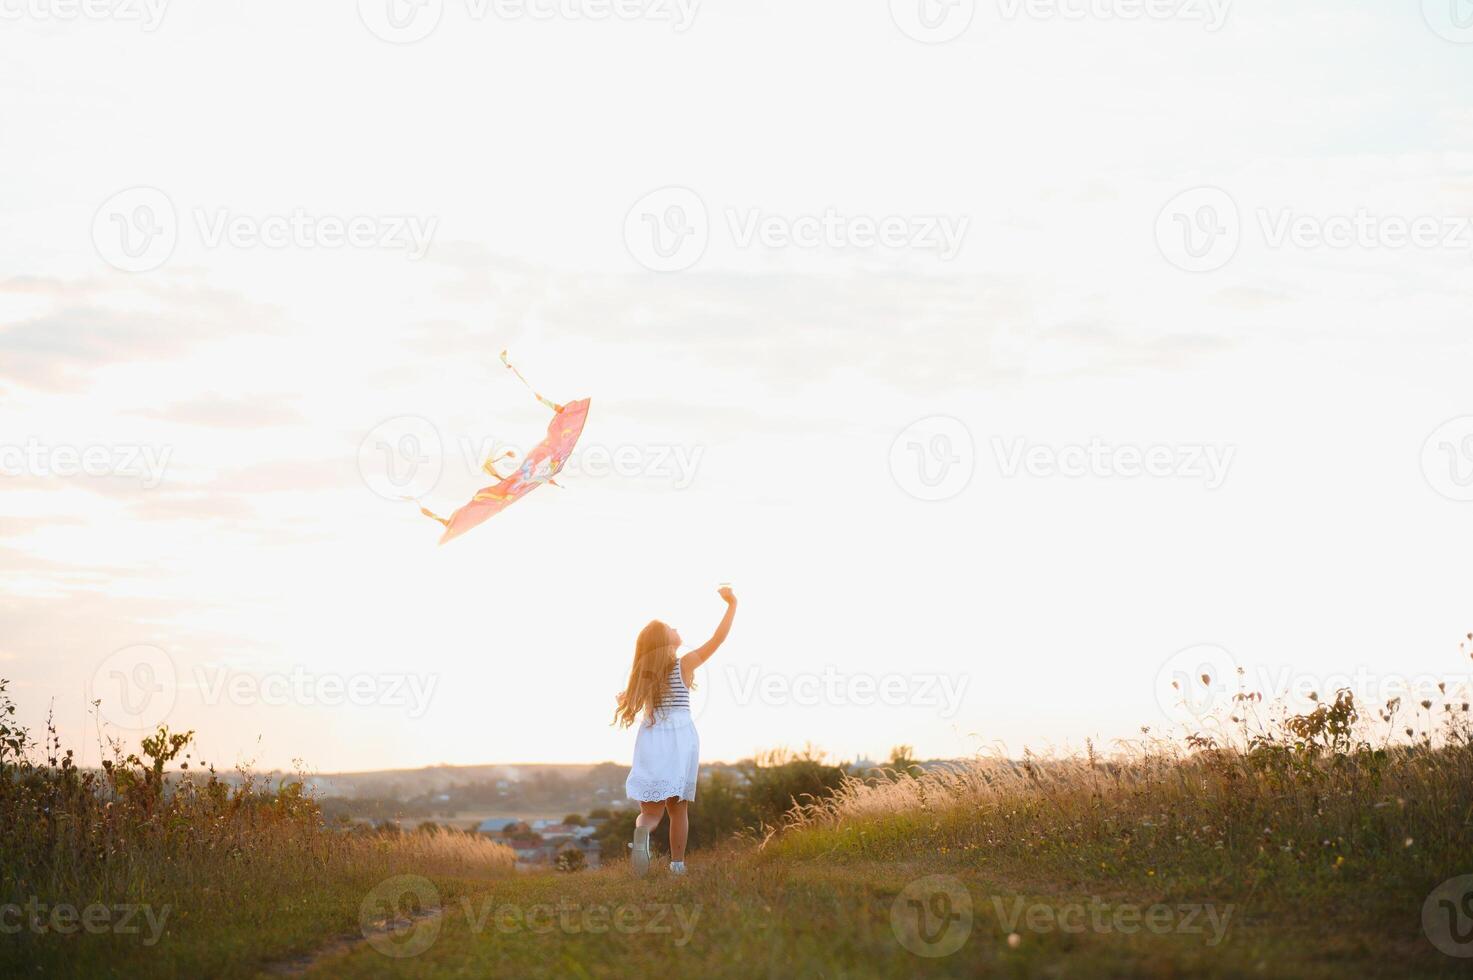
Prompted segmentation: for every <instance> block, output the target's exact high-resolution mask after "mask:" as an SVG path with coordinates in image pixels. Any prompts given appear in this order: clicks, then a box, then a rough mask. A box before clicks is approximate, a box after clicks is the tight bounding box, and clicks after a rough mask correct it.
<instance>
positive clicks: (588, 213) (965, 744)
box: [0, 0, 1473, 771]
mask: <svg viewBox="0 0 1473 980" xmlns="http://www.w3.org/2000/svg"><path fill="white" fill-rule="evenodd" d="M907 2H908V0H894V2H889V0H868V2H865V3H853V2H844V3H840V2H837V0H830V2H816V3H805V4H794V3H791V2H787V3H780V2H777V0H705V2H702V3H699V4H691V3H689V2H687V3H685V4H683V5H682V4H677V3H675V2H674V0H671V2H670V3H668V4H666V3H654V2H653V0H641V2H639V3H634V4H633V5H632V6H630V7H629V8H628V9H630V10H637V11H643V13H642V14H641V15H639V16H632V15H631V16H629V17H624V16H609V17H606V18H597V17H594V16H591V15H590V14H589V11H591V10H596V9H602V8H600V6H599V4H598V3H597V2H592V6H591V7H590V6H589V5H588V3H585V4H581V5H580V4H577V3H573V2H571V0H562V2H560V3H558V4H552V3H543V4H537V3H532V4H531V5H530V7H531V8H532V12H527V8H523V7H519V6H516V5H503V7H502V9H501V12H500V13H497V12H495V11H496V10H497V9H498V8H497V7H496V5H494V4H493V5H492V6H491V7H490V8H487V7H486V6H485V5H484V4H479V3H473V2H469V0H445V2H443V3H436V2H429V3H428V5H427V6H426V7H425V8H424V10H425V11H427V12H428V13H427V14H425V16H432V17H434V16H437V17H438V18H439V19H438V20H436V21H434V22H433V23H431V22H429V21H412V20H410V21H405V20H403V19H402V18H400V17H399V16H398V15H400V14H402V15H403V16H405V17H411V16H420V14H417V13H416V12H417V11H420V9H421V8H419V7H415V6H413V5H406V6H404V7H403V8H402V9H399V10H398V14H396V15H395V17H394V18H391V19H389V20H385V19H384V17H385V11H389V12H390V13H392V12H393V8H388V7H386V6H384V4H375V3H373V2H369V0H364V2H362V3H359V4H358V5H357V9H355V6H354V5H353V4H350V3H339V4H324V5H313V4H301V3H295V4H293V3H287V2H285V0H267V2H261V0H252V2H250V3H246V2H244V0H233V2H226V0H214V2H210V3H204V2H184V0H176V2H174V3H171V4H167V5H163V6H161V5H160V4H159V2H158V0H155V2H154V3H153V4H145V3H143V2H141V0H140V2H138V3H136V4H134V3H128V2H122V0H118V2H114V3H112V7H111V9H113V10H114V13H115V15H116V16H113V17H111V18H109V19H90V18H85V17H80V18H70V17H63V16H61V15H60V14H59V13H57V11H58V10H60V9H63V8H62V7H57V6H55V5H48V4H46V3H44V2H41V0H28V2H27V3H26V4H10V5H7V6H5V7H4V11H5V12H4V17H5V21H6V23H5V25H4V29H3V31H0V158H3V161H4V162H3V164H0V167H3V172H4V174H5V188H6V193H5V194H4V195H3V196H0V489H3V491H4V496H3V508H0V677H4V678H8V679H10V681H11V692H10V693H11V694H12V696H13V697H14V698H15V700H16V701H17V702H18V703H19V705H20V710H21V715H22V719H23V720H24V721H25V722H26V723H27V724H29V725H31V726H33V727H34V728H40V727H42V726H43V725H44V722H45V717H46V713H47V711H48V709H54V712H55V718H56V720H57V722H58V725H59V727H60V729H61V732H62V735H63V739H64V741H65V742H66V743H67V744H69V745H73V746H77V747H78V748H79V750H80V752H81V754H82V756H83V758H84V760H85V761H88V762H96V761H97V759H98V752H99V748H98V737H99V730H101V731H102V732H103V733H104V734H107V733H111V734H113V735H114V736H118V737H122V738H123V739H124V740H125V741H132V742H136V739H137V737H138V731H137V728H138V726H139V725H142V724H151V723H153V722H157V721H164V722H166V723H167V724H168V725H169V726H171V727H173V728H175V729H191V728H192V729H196V730H197V731H198V733H199V734H198V739H199V744H200V750H201V751H200V755H202V756H203V757H204V758H205V759H207V760H208V761H211V762H214V763H215V764H216V765H218V766H221V767H229V766H233V765H235V764H237V763H242V762H249V763H254V764H255V765H258V766H263V767H275V766H289V765H292V764H293V760H301V763H302V764H303V765H305V766H306V767H308V768H311V769H315V770H320V771H340V770H359V769H381V768H393V767H405V766H420V765H429V764H435V763H442V762H443V763H455V764H470V763H485V762H539V761H546V762H573V761H599V760H608V759H611V760H615V761H620V762H624V761H627V759H628V756H629V752H630V746H631V744H632V736H631V735H630V734H629V733H627V732H619V731H617V730H615V729H613V728H611V727H610V725H609V722H610V718H611V715H612V707H613V696H614V693H615V691H616V690H617V689H619V688H620V687H622V684H623V680H624V676H625V675H626V673H627V671H628V667H629V658H630V655H631V653H632V650H633V643H634V638H635V636H636V634H637V633H638V631H639V629H640V628H641V627H642V626H643V625H644V624H645V623H646V622H647V621H648V620H650V619H652V618H663V619H666V620H667V621H669V622H671V623H673V624H674V625H676V626H677V627H678V628H679V629H680V630H681V632H682V633H683V634H684V636H685V639H686V640H687V641H688V642H690V643H692V644H694V643H697V642H700V641H701V640H703V639H704V638H705V637H706V636H707V635H708V634H709V631H710V630H711V629H713V628H714V627H715V625H716V623H717V621H718V620H719V618H720V613H721V608H722V607H721V603H720V600H719V599H718V598H717V596H716V587H717V585H718V583H721V582H725V581H729V582H731V583H733V585H734V586H735V588H736V591H737V593H738V594H739V596H740V598H741V606H740V611H739V613H738V616H737V621H736V626H735V629H734V630H733V633H732V637H731V640H730V641H729V643H728V644H727V646H726V647H725V648H724V649H723V650H722V651H721V652H720V653H719V654H718V656H717V657H716V658H715V659H714V660H713V661H712V662H711V663H710V665H709V666H708V667H706V668H704V669H703V673H704V674H705V676H704V677H702V678H701V681H702V686H701V688H700V691H699V696H698V698H697V702H696V704H697V710H698V712H699V714H698V727H699V729H700V732H701V738H702V754H703V757H704V758H706V759H708V760H717V759H726V760H735V759H737V758H740V757H743V756H747V755H750V754H751V753H753V752H754V751H758V750H761V749H765V748H771V747H776V746H782V745H786V746H791V747H801V746H803V745H804V744H806V743H811V744H813V745H815V746H817V747H820V748H822V749H825V750H827V751H828V752H830V753H831V754H832V755H833V756H836V757H839V758H854V757H856V756H870V757H883V756H884V755H885V754H886V753H888V751H889V749H890V748H891V747H892V746H894V745H897V744H901V743H907V744H911V745H913V746H914V747H915V749H916V752H917V754H918V755H920V756H923V757H940V756H956V755H964V754H968V753H971V752H976V751H979V750H980V751H990V750H993V749H994V748H995V747H997V746H999V745H1001V746H1004V747H1005V748H1006V749H1007V750H1008V751H1011V752H1020V751H1021V750H1022V748H1023V747H1024V746H1025V745H1027V746H1033V747H1035V748H1045V747H1048V746H1053V747H1056V748H1064V747H1078V746H1081V745H1082V743H1083V740H1084V739H1085V738H1086V737H1094V738H1096V739H1098V740H1100V741H1101V742H1102V743H1108V742H1109V741H1110V740H1111V739H1115V738H1120V737H1132V736H1135V735H1138V734H1139V729H1140V726H1142V725H1150V726H1153V728H1157V729H1160V728H1163V727H1165V726H1169V725H1171V724H1172V723H1173V722H1174V721H1180V720H1181V718H1180V717H1179V716H1178V715H1177V713H1176V712H1174V711H1172V710H1170V709H1169V706H1163V705H1162V703H1161V702H1162V700H1163V698H1162V696H1161V694H1160V689H1161V679H1162V678H1163V677H1166V676H1171V675H1173V674H1174V673H1176V672H1188V673H1189V672H1191V671H1193V670H1195V668H1196V666H1197V665H1198V664H1199V663H1221V662H1224V658H1227V660H1228V661H1230V662H1233V663H1236V664H1237V665H1239V666H1243V667H1244V668H1245V669H1246V670H1247V671H1248V672H1249V674H1250V676H1259V677H1269V678H1274V679H1278V680H1294V681H1296V682H1301V683H1304V684H1308V685H1309V686H1311V687H1313V688H1314V689H1315V690H1324V689H1326V688H1328V687H1331V686H1333V685H1334V684H1335V683H1336V678H1335V677H1334V675H1336V674H1338V673H1343V674H1349V675H1351V676H1352V678H1353V679H1355V680H1356V683H1357V684H1360V685H1362V686H1363V689H1364V690H1367V691H1369V692H1370V693H1371V694H1379V693H1382V692H1386V691H1391V692H1392V693H1395V692H1394V685H1395V683H1396V682H1397V679H1398V678H1415V677H1417V676H1419V675H1420V676H1423V677H1426V676H1432V675H1435V676H1437V677H1438V678H1450V679H1452V680H1454V681H1455V682H1456V681H1459V680H1461V679H1465V678H1466V677H1467V675H1468V673H1469V671H1470V669H1473V662H1470V661H1469V660H1468V659H1467V658H1466V656H1463V655H1460V654H1459V651H1458V641H1459V639H1460V638H1461V637H1463V636H1464V634H1466V633H1467V632H1468V631H1469V630H1470V629H1473V615H1470V614H1469V609H1468V596H1469V595H1470V584H1473V582H1470V579H1473V561H1470V548H1469V541H1468V538H1467V530H1468V528H1469V527H1470V521H1473V502H1470V501H1473V385H1470V383H1469V377H1468V368H1469V364H1470V360H1469V357H1470V354H1473V345H1470V333H1469V327H1470V324H1469V309H1470V304H1469V287H1470V284H1473V224H1470V222H1473V110H1470V109H1469V108H1468V100H1467V95H1466V93H1467V91H1468V86H1469V84H1470V82H1473V31H1468V30H1464V29H1462V28H1460V27H1459V26H1458V24H1459V23H1460V22H1458V21H1456V20H1453V19H1451V18H1450V14H1449V11H1450V10H1451V9H1453V8H1451V7H1446V9H1445V5H1444V4H1442V3H1439V2H1435V0H1427V2H1426V3H1425V4H1422V5H1421V6H1420V8H1419V4H1418V3H1417V2H1410V3H1402V4H1385V3H1372V2H1369V0H1367V2H1353V3H1352V2H1345V0H1340V2H1334V3H1332V2H1328V0H1312V2H1303V3H1297V4H1293V5H1286V4H1283V3H1282V2H1278V0H1238V2H1236V3H1226V2H1224V0H1218V2H1217V3H1215V4H1209V3H1207V2H1205V0H1204V2H1202V3H1194V2H1182V3H1179V4H1177V5H1176V7H1175V8H1173V9H1176V10H1177V13H1176V15H1174V16H1170V17H1162V18H1156V17H1141V18H1134V19H1131V18H1126V17H1122V16H1106V15H1104V14H1102V13H1101V12H1102V11H1103V12H1104V13H1105V14H1108V13H1109V12H1111V11H1114V12H1116V13H1119V12H1121V11H1122V10H1129V9H1132V4H1131V3H1130V2H1129V0H1097V2H1095V3H1094V4H1092V5H1087V4H1082V3H1077V2H1072V3H1064V4H1062V5H1061V6H1062V11H1060V9H1059V8H1057V7H1055V6H1053V5H1050V4H1039V3H1033V4H1027V3H1025V4H1021V5H1018V4H1014V3H1011V2H1008V0H995V2H989V3H978V4H976V5H975V6H973V5H972V4H971V3H969V2H967V0H962V2H961V3H960V4H959V5H958V6H957V7H956V8H954V9H953V8H948V7H940V6H938V7H935V8H928V9H929V10H930V13H931V14H936V13H937V11H940V12H941V13H943V14H944V13H945V12H946V11H948V10H953V13H952V15H951V16H953V17H955V16H961V15H964V14H966V13H971V14H972V17H971V19H970V21H969V22H965V23H963V22H961V21H955V20H953V21H951V22H950V26H949V27H941V28H926V27H925V26H924V25H926V24H932V23H936V22H935V21H931V20H927V19H924V18H923V19H921V20H917V19H916V14H917V11H916V10H915V9H908V8H907V7H906V3H907ZM913 2H914V3H920V2H921V0H913ZM1446 2H1447V4H1451V3H1453V2H1454V0H1446ZM1457 2H1461V0H1457ZM385 3H387V0H385ZM1286 7H1288V8H1290V9H1285V8H1286ZM1051 10H1052V11H1055V13H1053V14H1050V13H1049V11H1051ZM406 11H408V13H406ZM518 11H523V12H522V13H518ZM956 11H960V13H957V12H956ZM1076 11H1083V13H1082V14H1081V15H1080V16H1078V17H1075V16H1073V15H1072V13H1070V12H1076ZM1213 11H1216V12H1217V14H1220V15H1221V17H1220V22H1219V21H1216V20H1214V19H1213ZM534 12H535V13H536V15H535V16H534ZM549 12H550V13H549ZM544 13H547V14H548V16H542V14H544ZM154 14H158V15H159V16H158V18H157V19H156V20H151V19H150V18H152V17H153V16H154ZM128 15H136V17H133V16H128ZM395 24H400V25H404V24H408V25H410V26H408V27H402V26H401V27H400V28H395V27H394V26H393V25H395ZM386 25H387V26H386ZM1214 27H1215V28H1217V29H1213V28H1214ZM396 30H397V31H398V32H399V33H398V34H396V33H395V31H396ZM421 30H423V31H426V32H427V33H426V34H425V36H423V37H421V38H419V39H418V40H409V38H410V37H411V35H412V34H414V33H417V32H419V31H421ZM928 30H929V31H930V32H931V33H930V34H929V35H928V34H927V31H928ZM937 30H943V31H947V32H954V33H955V34H956V36H955V37H953V38H951V39H949V40H945V41H944V43H926V42H927V41H937V40H942V38H941V37H940V36H938V35H937V34H936V33H935V31H937ZM405 31H408V32H410V33H408V34H406V33H404V32H405ZM913 35H921V36H919V37H918V36H913ZM1305 38H1314V39H1317V43H1314V44H1311V45H1309V46H1306V44H1305V40H1304V39H1305ZM398 42H407V43H398ZM841 95H842V98H840V97H839V96H841ZM657 233H658V234H659V235H660V236H662V237H661V238H659V239H656V238H655V237H654V236H655V235H656V234H657ZM1188 234H1190V235H1194V236H1195V235H1206V236H1208V237H1207V238H1203V239H1201V240H1200V243H1205V244H1201V247H1198V246H1199V244H1200V243H1199V242H1198V240H1196V239H1188V238H1187V237H1184V236H1186V235H1188ZM1347 236H1348V237H1347ZM503 348H509V349H510V351H511V356H512V359H513V361H514V362H515V363H516V364H517V366H518V367H519V368H520V369H521V370H522V371H523V372H524V373H525V374H526V375H527V376H528V378H529V379H530V380H531V381H532V382H533V383H534V384H535V385H536V386H537V387H538V389H539V390H541V391H542V392H544V393H545V394H547V395H548V396H549V397H551V398H554V399H557V400H560V401H568V400H572V399H574V398H581V397H590V398H592V412H591V415H590V420H589V423H588V427H587V429H586V430H585V432H584V436H583V441H582V444H581V454H580V456H579V457H578V458H576V459H575V462H574V465H573V466H572V467H571V468H570V469H569V470H568V471H566V472H565V473H564V475H563V476H562V477H560V479H559V482H560V483H562V484H563V485H564V489H561V490H559V489H555V488H550V487H548V488H542V489H539V490H538V491H537V492H536V493H534V494H533V495H532V496H531V497H529V498H527V499H526V500H524V501H522V502H520V503H518V504H516V505H515V506H514V507H512V508H511V509H509V510H508V511H507V512H506V513H504V514H502V515H500V516H498V517H496V518H494V519H493V520H492V521H491V522H489V523H488V524H486V525H485V526H484V527H482V528H480V529H478V530H476V531H475V532H474V533H472V534H470V535H468V536H466V537H465V538H463V539H461V540H459V541H456V542H454V543H452V544H450V545H447V546H446V547H444V548H437V547H436V544H435V541H436V538H437V537H438V533H439V530H440V529H439V527H438V526H437V525H435V524H434V523H433V522H431V521H429V520H427V519H425V518H424V517H422V516H420V515H419V514H418V513H417V512H416V508H415V507H414V505H412V504H410V503H407V502H403V501H398V500H394V499H391V498H392V497H394V496H396V495H398V494H399V493H400V491H402V492H403V494H404V495H411V496H421V497H422V500H423V502H424V503H425V504H426V505H427V506H429V507H430V508H431V509H433V510H436V511H439V512H441V513H444V512H447V511H449V510H451V509H453V508H454V507H456V506H458V505H459V504H460V503H463V502H464V501H465V499H467V498H468V497H469V495H470V494H471V493H472V492H473V491H474V489H475V488H476V487H478V486H480V485H481V484H483V483H484V482H485V480H484V479H481V480H478V479H477V476H476V472H475V471H476V468H477V467H478V466H479V464H480V462H481V458H482V457H483V456H484V454H485V451H486V450H487V449H489V448H490V447H493V446H502V445H510V446H514V447H517V448H519V449H526V448H529V447H530V446H531V445H532V444H533V443H535V441H536V440H537V439H538V438H539V437H540V436H541V434H542V432H543V431H544V430H545V428H546V425H547V422H548V413H547V411H546V410H545V409H544V408H542V407H541V406H540V405H538V404H537V402H536V401H535V400H534V399H533V398H532V396H531V395H530V394H529V393H528V392H527V391H526V390H525V389H524V388H522V387H521V386H520V385H519V384H518V383H517V382H516V380H515V379H514V378H513V377H512V376H511V375H510V374H509V373H508V372H507V371H505V370H504V369H503V368H502V367H501V365H500V362H499V361H498V358H497V355H498V353H499V352H500V351H501V350H502V349H503ZM84 462H86V463H87V465H86V466H83V465H82V464H83V463H84ZM1148 469H1149V470H1150V471H1149V472H1148V471H1147V470H1148ZM89 471H90V472H89ZM927 498H932V499H927ZM1180 651H1189V652H1188V653H1186V654H1179V652H1180ZM130 684H131V685H134V686H135V687H138V686H140V685H141V688H142V693H140V691H139V690H130V689H129V687H128V685H130ZM143 695H148V696H147V697H144V696H143ZM91 698H101V699H102V701H103V705H102V708H101V709H100V714H101V717H100V719H99V718H96V717H94V715H93V714H92V713H91V712H89V709H88V701H89V699H91ZM99 721H100V722H102V723H103V724H102V725H101V726H99Z"/></svg>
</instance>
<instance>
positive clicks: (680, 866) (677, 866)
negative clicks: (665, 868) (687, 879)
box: [670, 861, 685, 875]
mask: <svg viewBox="0 0 1473 980" xmlns="http://www.w3.org/2000/svg"><path fill="white" fill-rule="evenodd" d="M670 873H671V874H673V875H683V874H685V862H684V861H671V862H670Z"/></svg>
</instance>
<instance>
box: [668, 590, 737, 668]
mask: <svg viewBox="0 0 1473 980" xmlns="http://www.w3.org/2000/svg"><path fill="white" fill-rule="evenodd" d="M717 594H718V595H720V596H721V598H722V599H724V600H725V601H726V615H725V616H722V617H721V625H720V626H718V627H716V632H715V633H712V634H711V639H709V640H707V641H706V642H705V643H702V644H701V645H700V646H698V647H696V648H695V649H694V650H692V651H691V652H690V653H687V654H686V655H685V656H683V657H681V658H680V676H681V679H682V680H684V681H685V682H686V683H687V684H689V683H690V675H691V674H693V673H694V672H695V669H696V668H697V667H699V666H700V665H701V664H703V663H705V662H706V661H707V660H710V659H711V654H713V653H715V652H716V651H717V650H718V649H719V648H720V647H721V644H723V643H725V642H726V635H727V634H728V633H730V632H731V621H732V620H733V619H735V618H736V607H737V600H736V594H735V593H734V592H732V591H731V589H730V588H725V589H721V590H719V591H718V593H717Z"/></svg>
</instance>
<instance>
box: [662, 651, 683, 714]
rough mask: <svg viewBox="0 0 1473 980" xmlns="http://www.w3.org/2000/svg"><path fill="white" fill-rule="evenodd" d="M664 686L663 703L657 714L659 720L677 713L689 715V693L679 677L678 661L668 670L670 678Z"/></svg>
mask: <svg viewBox="0 0 1473 980" xmlns="http://www.w3.org/2000/svg"><path fill="white" fill-rule="evenodd" d="M665 684H666V686H665V703H664V704H662V705H660V710H659V711H658V712H657V714H658V715H659V716H660V717H661V718H664V717H666V716H668V715H670V714H672V713H675V712H679V711H684V712H685V713H686V714H690V691H689V690H688V689H687V688H686V686H685V678H683V677H681V676H680V660H679V659H677V660H676V661H675V666H674V667H672V668H670V677H669V678H668V679H667V680H666V682H665Z"/></svg>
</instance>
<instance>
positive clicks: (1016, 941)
mask: <svg viewBox="0 0 1473 980" xmlns="http://www.w3.org/2000/svg"><path fill="white" fill-rule="evenodd" d="M1021 945H1023V937H1022V936H1020V935H1018V934H1017V933H1016V932H1010V933H1008V948H1009V949H1017V948H1018V947H1019V946H1021Z"/></svg>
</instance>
